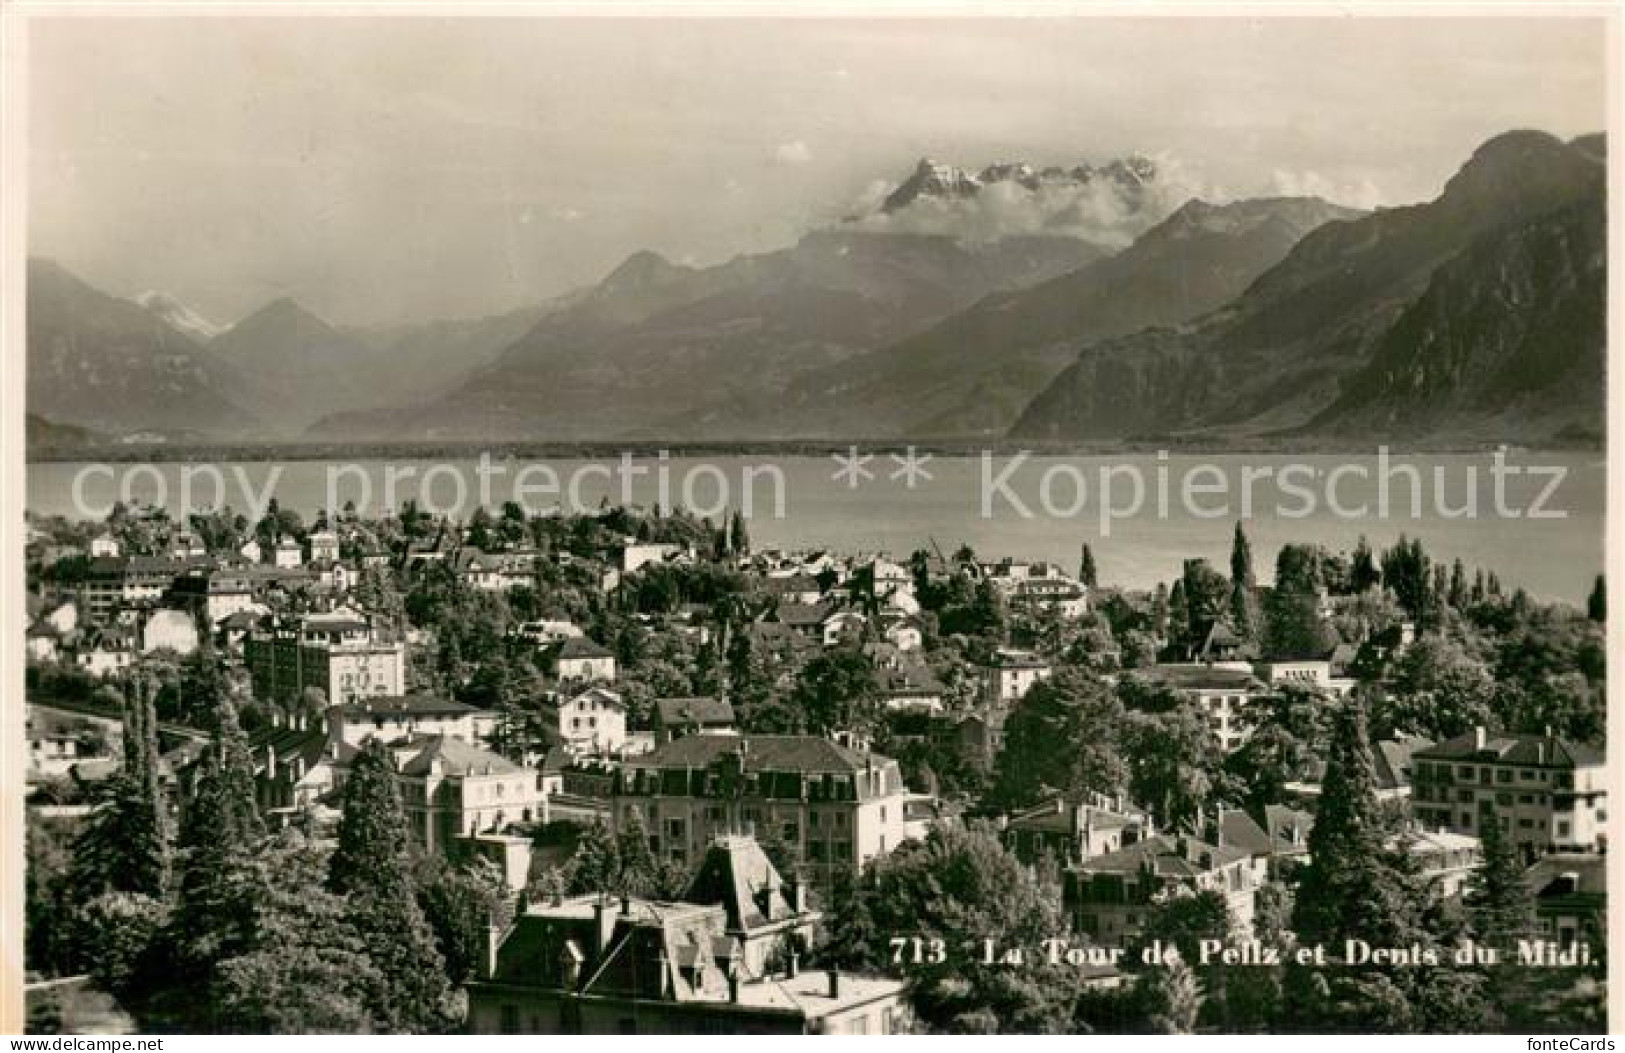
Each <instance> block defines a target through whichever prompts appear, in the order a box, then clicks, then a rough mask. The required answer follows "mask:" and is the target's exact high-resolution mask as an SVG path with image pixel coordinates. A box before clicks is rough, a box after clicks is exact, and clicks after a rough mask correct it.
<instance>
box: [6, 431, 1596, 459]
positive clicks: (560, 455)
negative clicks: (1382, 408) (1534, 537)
mask: <svg viewBox="0 0 1625 1053" xmlns="http://www.w3.org/2000/svg"><path fill="white" fill-rule="evenodd" d="M852 446H856V447H858V448H859V449H861V450H862V451H863V452H865V453H878V454H885V453H893V452H896V453H901V452H904V451H906V450H909V449H913V450H915V451H916V452H919V453H923V454H930V455H931V456H935V457H943V458H972V457H977V456H980V455H981V454H983V453H984V452H985V453H991V454H996V455H1000V456H1011V455H1014V454H1017V453H1022V452H1026V453H1029V454H1031V455H1033V456H1035V457H1066V456H1075V457H1110V456H1146V455H1155V454H1157V453H1161V452H1167V453H1169V454H1171V455H1178V456H1199V455H1203V454H1206V455H1210V456H1235V455H1239V454H1256V455H1261V456H1281V455H1291V454H1298V455H1302V456H1327V455H1338V454H1342V455H1346V456H1369V455H1371V454H1373V453H1375V452H1376V451H1377V450H1378V449H1379V448H1382V447H1386V448H1387V450H1388V452H1389V454H1391V455H1393V456H1403V457H1416V456H1430V455H1433V456H1445V455H1459V454H1475V453H1489V452H1493V451H1495V450H1500V449H1506V450H1513V451H1518V452H1529V453H1564V454H1584V453H1592V454H1596V455H1598V456H1606V454H1607V449H1608V448H1607V444H1606V442H1602V443H1595V442H1573V443H1563V442H1551V441H1547V442H1542V443H1538V444H1523V443H1517V442H1507V441H1501V442H1492V441H1487V440H1486V441H1459V442H1425V441H1424V442H1406V441H1404V440H1388V441H1384V440H1381V439H1376V440H1373V441H1372V442H1371V443H1369V444H1362V445H1352V444H1350V443H1347V442H1326V443H1316V442H1312V441H1311V442H1305V441H1301V440H1294V441H1292V442H1286V441H1281V440H1274V441H1272V440H1268V439H1258V438H1251V439H1237V440H1234V441H1229V442H1214V441H1212V439H1211V437H1204V439H1203V440H1202V441H1193V440H1190V439H1184V440H1181V439H1180V438H1179V437H1175V436H1169V437H1164V438H1148V439H1145V440H1129V441H1116V442H1098V443H1089V442H1041V441H1031V442H1016V441H1011V440H1008V439H987V440H931V439H918V440H913V441H910V440H907V439H896V438H884V439H862V438H858V439H851V440H844V441H838V440H831V439H808V440H789V439H787V440H750V441H733V440H724V439H718V440H714V441H694V440H673V441H669V442H662V441H660V440H652V439H626V440H619V441H617V440H613V439H593V440H580V441H552V440H500V441H489V442H486V441H478V440H470V441H461V440H459V441H456V442H449V441H448V442H428V441H425V442H354V443H340V442H286V443H278V442H243V443H195V442H194V443H168V442H152V443H96V444H87V445H83V446H49V447H31V448H29V449H28V450H27V451H26V452H25V454H24V461H25V463H26V464H63V463H76V462H89V461H94V462H103V463H112V464H132V463H148V464H168V463H182V462H192V463H201V462H211V461H212V462H218V463H244V464H254V463H276V462H287V463H299V462H311V461H338V460H346V461H389V460H393V461H416V460H431V459H435V460H463V459H472V458H477V457H479V456H480V454H482V453H484V454H489V455H491V457H493V458H497V459H504V460H505V459H515V460H548V459H552V460H598V459H603V458H618V457H621V456H622V455H624V454H630V455H631V456H633V457H640V458H643V457H654V456H657V455H659V454H660V453H666V454H669V455H670V456H672V457H703V456H712V457H753V456H781V457H826V456H829V455H831V454H836V453H842V454H844V453H846V452H847V451H848V449H849V448H850V447H852Z"/></svg>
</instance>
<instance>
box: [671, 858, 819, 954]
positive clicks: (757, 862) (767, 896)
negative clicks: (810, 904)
mask: <svg viewBox="0 0 1625 1053" xmlns="http://www.w3.org/2000/svg"><path fill="white" fill-rule="evenodd" d="M683 899H684V901H685V902H688V903H720V904H722V906H723V909H724V910H726V911H727V912H728V931H729V932H731V933H747V932H749V931H750V930H752V929H757V928H761V927H762V926H765V925H769V924H772V923H773V922H777V921H783V920H784V919H785V918H789V917H793V916H794V915H795V907H794V904H793V903H792V902H791V900H790V896H789V894H788V892H787V891H786V888H785V883H784V878H783V876H782V875H780V873H779V872H778V870H777V869H776V868H775V867H774V866H773V862H772V860H770V859H768V857H767V853H766V852H764V851H762V847H761V846H760V845H759V844H757V843H756V839H755V838H754V837H745V836H724V837H718V838H716V839H715V840H713V841H712V842H711V845H710V847H709V848H707V849H706V851H705V858H704V859H703V860H701V862H700V867H699V869H698V870H697V871H695V873H694V879H693V880H692V881H691V882H689V886H688V891H687V892H685V893H683Z"/></svg>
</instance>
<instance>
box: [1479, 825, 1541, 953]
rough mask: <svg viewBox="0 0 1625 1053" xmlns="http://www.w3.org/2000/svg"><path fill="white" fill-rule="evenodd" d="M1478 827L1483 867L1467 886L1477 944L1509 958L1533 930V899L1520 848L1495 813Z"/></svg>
mask: <svg viewBox="0 0 1625 1053" xmlns="http://www.w3.org/2000/svg"><path fill="white" fill-rule="evenodd" d="M1483 818H1484V819H1485V820H1486V821H1485V822H1482V823H1480V824H1479V827H1480V830H1479V836H1480V839H1481V841H1482V844H1483V849H1484V865H1483V866H1482V867H1480V868H1479V869H1477V870H1475V871H1474V872H1473V874H1472V878H1471V880H1470V881H1469V884H1468V891H1467V905H1468V912H1469V915H1470V917H1471V919H1472V925H1473V930H1474V932H1475V934H1476V935H1477V937H1478V942H1479V943H1481V944H1484V945H1486V946H1490V947H1494V948H1495V949H1496V950H1498V951H1500V952H1501V953H1502V954H1503V955H1509V954H1510V953H1511V952H1513V951H1514V950H1515V949H1516V948H1517V945H1518V940H1519V939H1520V938H1527V937H1528V935H1529V934H1530V932H1531V930H1532V929H1533V927H1534V926H1533V918H1534V899H1533V897H1532V896H1531V895H1530V890H1529V886H1528V885H1527V884H1526V883H1525V882H1524V879H1523V867H1522V865H1521V864H1520V863H1519V860H1518V853H1517V848H1516V847H1515V846H1514V845H1513V843H1512V840H1511V838H1509V837H1507V835H1506V833H1505V832H1504V831H1503V830H1502V829H1501V824H1500V822H1499V821H1497V818H1496V817H1495V816H1494V814H1493V813H1488V814H1486V815H1485V816H1483Z"/></svg>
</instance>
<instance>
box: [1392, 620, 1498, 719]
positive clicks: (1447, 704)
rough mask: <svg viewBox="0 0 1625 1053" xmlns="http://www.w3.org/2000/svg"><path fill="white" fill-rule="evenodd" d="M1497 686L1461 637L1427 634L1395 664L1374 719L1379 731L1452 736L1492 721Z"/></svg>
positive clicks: (1485, 667)
mask: <svg viewBox="0 0 1625 1053" xmlns="http://www.w3.org/2000/svg"><path fill="white" fill-rule="evenodd" d="M1495 689H1496V684H1495V681H1494V679H1493V678H1492V676H1491V675H1490V670H1489V668H1488V667H1487V666H1486V665H1485V664H1484V663H1483V662H1482V661H1480V660H1479V659H1478V658H1476V657H1474V656H1473V655H1472V654H1469V653H1468V651H1467V649H1466V648H1465V647H1463V646H1462V644H1461V643H1460V642H1458V641H1456V640H1451V639H1447V638H1445V637H1443V636H1439V635H1436V634H1432V633H1429V634H1427V635H1424V636H1423V637H1421V638H1420V639H1418V640H1417V641H1416V642H1415V643H1414V644H1412V645H1411V647H1410V648H1409V649H1407V650H1406V652H1405V654H1404V655H1403V656H1402V657H1401V658H1400V659H1399V661H1398V662H1397V663H1396V664H1395V666H1394V669H1393V673H1392V676H1391V686H1390V689H1389V691H1388V692H1387V694H1386V696H1385V697H1383V698H1382V699H1381V701H1380V702H1379V704H1378V705H1377V706H1376V707H1375V710H1374V716H1375V721H1374V722H1375V723H1376V725H1377V730H1378V732H1379V733H1380V734H1383V735H1391V734H1395V733H1404V734H1411V735H1423V736H1427V737H1429V738H1432V739H1434V740H1435V741H1438V740H1442V739H1447V738H1453V737H1455V736H1456V735H1460V734H1462V733H1464V732H1467V731H1471V730H1472V729H1473V728H1474V727H1476V726H1478V725H1481V724H1483V725H1487V724H1489V723H1490V722H1491V720H1490V717H1491V710H1490V701H1491V699H1492V698H1493V697H1494V695H1495Z"/></svg>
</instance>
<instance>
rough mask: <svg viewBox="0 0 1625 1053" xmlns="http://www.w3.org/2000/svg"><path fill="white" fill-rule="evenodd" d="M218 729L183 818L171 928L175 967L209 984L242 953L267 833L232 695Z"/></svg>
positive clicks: (223, 701)
mask: <svg viewBox="0 0 1625 1053" xmlns="http://www.w3.org/2000/svg"><path fill="white" fill-rule="evenodd" d="M216 712H217V714H218V716H217V717H216V720H215V723H216V725H217V730H216V732H215V737H214V741H213V742H212V743H210V745H209V747H208V749H207V750H206V751H205V752H204V754H203V757H202V758H201V759H200V760H199V762H198V765H199V769H200V772H199V775H198V778H197V784H196V786H195V788H194V791H193V794H192V797H191V800H190V801H189V802H188V804H187V807H186V810H185V812H184V813H183V815H182V818H183V820H184V821H183V823H182V825H181V838H180V843H181V847H182V850H183V851H182V855H181V862H180V866H179V871H180V880H179V885H180V888H179V896H178V901H177V904H176V908H175V913H174V917H173V920H172V922H171V926H170V930H169V932H168V933H167V934H166V936H167V938H168V940H169V941H170V944H171V946H172V951H173V956H174V958H175V960H176V961H175V964H176V966H177V967H178V968H179V970H180V972H181V974H182V975H183V976H184V977H186V978H188V979H189V980H190V981H192V982H198V983H202V982H205V981H206V980H207V978H208V976H209V975H210V974H211V973H212V972H213V970H214V968H215V967H216V966H217V965H218V964H219V962H220V961H222V960H224V959H225V958H229V957H232V956H234V955H236V954H240V953H243V952H244V950H245V949H246V948H247V946H248V944H249V942H250V940H251V938H252V936H251V933H252V929H253V925H254V922H255V914H256V911H257V909H258V901H259V897H260V890H259V889H258V888H257V887H256V884H255V880H254V879H255V872H254V868H253V866H252V860H251V856H252V853H253V851H254V848H255V846H256V843H257V842H258V841H259V839H260V838H261V837H263V836H264V833H265V831H264V827H263V826H262V825H261V823H260V817H259V812H258V811H257V810H256V808H255V805H254V764H253V760H252V759H251V757H250V756H249V751H248V743H247V741H246V740H245V739H244V737H243V732H242V728H241V727H239V726H238V723H237V712H236V707H235V706H234V705H233V704H232V702H231V700H230V699H227V698H224V697H221V698H218V699H217V700H216Z"/></svg>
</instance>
